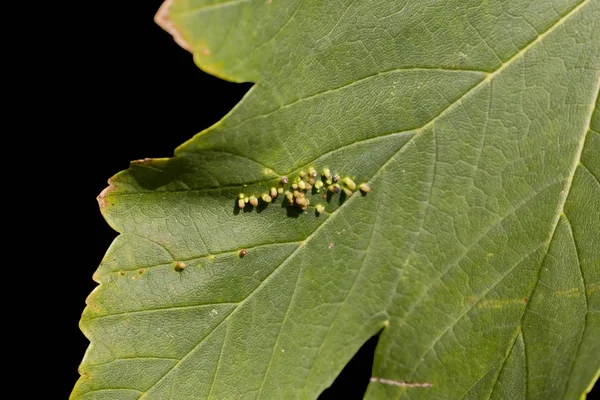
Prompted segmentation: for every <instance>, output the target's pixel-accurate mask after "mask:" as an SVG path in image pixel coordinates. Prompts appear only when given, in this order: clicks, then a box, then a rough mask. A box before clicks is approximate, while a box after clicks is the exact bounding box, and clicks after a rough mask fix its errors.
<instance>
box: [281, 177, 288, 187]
mask: <svg viewBox="0 0 600 400" xmlns="http://www.w3.org/2000/svg"><path fill="white" fill-rule="evenodd" d="M286 183H288V177H287V176H285V175H284V176H282V177H281V179H279V184H280V185H285V184H286Z"/></svg>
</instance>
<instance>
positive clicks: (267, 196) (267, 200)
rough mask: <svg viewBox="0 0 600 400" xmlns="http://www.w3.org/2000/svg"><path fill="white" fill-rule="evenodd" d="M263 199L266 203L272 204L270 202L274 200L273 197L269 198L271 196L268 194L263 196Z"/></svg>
mask: <svg viewBox="0 0 600 400" xmlns="http://www.w3.org/2000/svg"><path fill="white" fill-rule="evenodd" d="M261 198H262V200H263V201H264V202H265V203H270V202H271V200H273V199H272V198H271V196H269V195H268V194H266V193H265V194H263V195H262V197H261Z"/></svg>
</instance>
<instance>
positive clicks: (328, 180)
mask: <svg viewBox="0 0 600 400" xmlns="http://www.w3.org/2000/svg"><path fill="white" fill-rule="evenodd" d="M325 183H326V184H328V185H331V184H332V183H333V181H332V180H331V178H327V179H326V180H325Z"/></svg>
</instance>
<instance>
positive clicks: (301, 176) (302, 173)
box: [298, 171, 306, 179]
mask: <svg viewBox="0 0 600 400" xmlns="http://www.w3.org/2000/svg"><path fill="white" fill-rule="evenodd" d="M298 175H300V179H302V178H304V177H305V176H306V172H304V171H300V173H299V174H298Z"/></svg>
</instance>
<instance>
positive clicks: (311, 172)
mask: <svg viewBox="0 0 600 400" xmlns="http://www.w3.org/2000/svg"><path fill="white" fill-rule="evenodd" d="M308 176H310V177H311V178H316V177H317V171H316V170H315V169H314V168H313V167H310V168H309V169H308Z"/></svg>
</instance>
